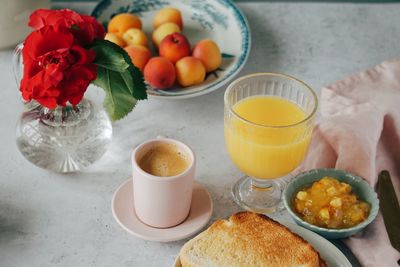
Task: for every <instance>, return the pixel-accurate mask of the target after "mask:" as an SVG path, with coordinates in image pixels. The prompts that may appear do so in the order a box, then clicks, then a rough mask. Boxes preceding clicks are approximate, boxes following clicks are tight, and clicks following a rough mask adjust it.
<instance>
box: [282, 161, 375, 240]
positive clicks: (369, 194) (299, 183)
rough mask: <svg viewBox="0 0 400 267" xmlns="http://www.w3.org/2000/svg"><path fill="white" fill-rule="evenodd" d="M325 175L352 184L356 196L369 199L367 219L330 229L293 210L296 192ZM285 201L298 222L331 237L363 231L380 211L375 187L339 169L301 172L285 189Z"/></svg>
mask: <svg viewBox="0 0 400 267" xmlns="http://www.w3.org/2000/svg"><path fill="white" fill-rule="evenodd" d="M325 176H330V177H333V178H336V179H338V180H339V181H341V182H345V183H348V184H350V185H351V187H352V191H353V192H354V193H355V194H356V196H357V197H358V198H360V199H361V200H363V201H367V202H368V203H369V204H370V205H371V210H370V212H369V215H368V217H367V219H366V220H365V221H363V222H361V223H360V224H357V225H355V226H353V227H350V228H345V229H328V228H323V227H318V226H315V225H313V224H310V223H308V222H306V221H304V220H303V219H302V218H300V217H299V216H298V215H297V213H296V212H294V211H293V209H292V201H293V198H294V196H295V194H296V193H297V192H298V191H299V190H301V189H303V188H305V187H307V186H310V185H311V184H312V183H313V182H315V181H318V180H320V179H321V178H323V177H325ZM283 201H284V204H285V207H286V209H287V210H288V212H289V214H290V215H291V216H292V218H293V219H294V221H295V222H296V223H297V224H299V225H301V226H303V227H305V228H307V229H309V230H311V231H313V232H316V233H318V234H320V235H322V236H324V237H326V238H330V239H338V238H345V237H348V236H351V235H354V234H355V233H357V232H359V231H361V230H362V229H364V228H365V227H366V226H367V225H368V224H370V223H371V222H372V221H373V220H374V219H375V218H376V216H377V215H378V211H379V199H378V197H377V194H376V192H375V191H374V190H373V188H372V187H371V186H370V185H369V184H368V183H367V182H366V181H365V180H364V179H363V178H361V177H359V176H357V175H354V174H351V173H349V172H346V171H344V170H338V169H314V170H310V171H307V172H303V173H300V174H299V175H297V176H296V177H295V178H294V179H293V180H292V181H291V182H290V183H289V184H288V186H287V187H286V189H285V190H284V192H283Z"/></svg>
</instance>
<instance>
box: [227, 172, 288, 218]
mask: <svg viewBox="0 0 400 267" xmlns="http://www.w3.org/2000/svg"><path fill="white" fill-rule="evenodd" d="M285 178H286V177H283V178H280V179H274V180H268V179H265V180H264V179H263V180H261V179H254V178H251V177H248V176H244V177H242V178H240V179H239V180H238V181H237V182H236V183H235V184H234V186H233V188H232V196H233V199H234V200H235V202H236V203H237V204H238V205H239V206H240V207H242V208H243V209H245V210H249V211H253V212H257V213H274V212H277V211H280V210H282V209H284V205H283V201H282V198H281V197H282V191H283V189H284V188H285V185H286V182H285V180H286V179H285Z"/></svg>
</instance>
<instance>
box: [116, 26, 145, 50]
mask: <svg viewBox="0 0 400 267" xmlns="http://www.w3.org/2000/svg"><path fill="white" fill-rule="evenodd" d="M122 39H124V41H125V43H126V44H127V45H143V46H147V37H146V34H145V33H144V32H143V31H142V30H140V29H136V28H130V29H128V30H127V31H126V32H124V34H122Z"/></svg>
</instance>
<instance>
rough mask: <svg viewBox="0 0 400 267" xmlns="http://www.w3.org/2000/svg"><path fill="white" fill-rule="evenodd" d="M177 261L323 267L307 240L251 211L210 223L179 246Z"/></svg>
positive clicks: (205, 265) (192, 266)
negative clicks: (180, 247) (178, 258)
mask: <svg viewBox="0 0 400 267" xmlns="http://www.w3.org/2000/svg"><path fill="white" fill-rule="evenodd" d="M180 260H181V264H182V266H183V267H209V266H210V267H211V266H213V267H217V266H218V267H219V266H230V267H231V266H232V267H234V266H260V267H261V266H262V267H264V266H302V267H303V266H304V267H306V266H315V267H319V266H326V265H325V263H324V262H323V261H322V260H321V259H320V257H319V254H318V252H317V251H316V250H315V249H314V248H313V247H312V246H311V245H310V244H309V243H308V242H307V241H305V240H304V239H302V238H301V237H300V236H298V235H296V234H294V233H292V232H291V231H290V230H289V229H288V228H286V227H285V226H283V225H281V224H280V223H278V222H276V221H274V220H272V219H270V218H268V217H267V216H264V215H261V214H256V213H251V212H239V213H236V214H234V215H232V216H231V217H230V218H229V220H217V221H216V222H214V223H213V224H212V225H211V226H210V227H209V228H208V229H207V230H205V231H204V232H202V233H200V234H199V235H198V236H196V237H195V238H193V239H192V240H190V241H188V242H187V243H186V244H185V245H184V246H183V247H182V249H181V251H180Z"/></svg>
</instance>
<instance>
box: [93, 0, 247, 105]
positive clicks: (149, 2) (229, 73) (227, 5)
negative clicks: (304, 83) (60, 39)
mask: <svg viewBox="0 0 400 267" xmlns="http://www.w3.org/2000/svg"><path fill="white" fill-rule="evenodd" d="M113 2H114V3H117V2H118V4H119V5H120V4H121V3H122V2H124V3H126V4H128V5H127V7H125V9H124V8H122V9H121V7H120V8H118V9H117V10H115V11H118V12H119V11H120V12H131V13H135V12H138V13H140V14H139V15H141V14H143V13H145V12H148V11H153V10H155V9H158V8H161V7H164V6H168V5H173V3H174V2H180V4H181V5H184V2H185V1H172V0H169V1H156V0H140V1H139V0H125V1H115V0H102V1H100V2H99V3H98V4H97V5H96V7H95V8H94V9H93V11H92V13H91V15H92V16H94V17H95V18H97V19H100V18H101V17H104V16H105V13H107V11H108V9H110V8H113V7H112V6H113ZM187 2H189V1H187ZM207 2H209V1H200V2H199V1H194V2H193V3H192V2H190V7H191V8H200V7H201V6H203V5H204V8H208V9H209V8H210V7H207ZM210 3H211V2H210ZM212 4H214V5H219V6H221V7H223V8H224V9H225V12H229V13H230V14H231V15H232V16H233V17H234V21H235V22H236V24H237V27H238V28H239V29H240V31H239V33H238V34H239V36H240V39H241V41H240V53H239V54H236V55H227V56H228V58H230V57H234V58H235V57H236V59H235V62H234V65H233V66H229V67H228V68H227V69H226V70H224V72H223V73H221V75H220V76H219V77H218V78H216V79H215V80H212V81H211V82H208V84H205V85H199V86H194V87H192V88H191V87H188V88H176V89H175V88H173V89H172V90H159V89H156V88H150V87H149V89H148V94H149V95H150V96H152V97H155V98H169V99H184V98H191V97H195V96H200V95H203V94H207V93H210V92H212V91H215V90H217V89H219V88H222V86H224V85H225V84H226V83H227V82H229V81H230V80H232V79H233V78H234V77H235V76H236V75H237V74H238V73H239V72H240V71H241V70H242V68H243V67H244V65H245V63H246V61H247V59H248V57H249V54H250V48H251V35H250V27H249V23H248V21H247V19H246V17H245V15H244V14H243V13H242V11H241V10H240V9H239V8H238V7H237V6H236V4H235V3H233V2H232V1H231V0H217V1H212ZM135 6H137V7H138V8H136V7H135ZM208 13H209V12H208ZM108 19H109V18H108ZM103 21H104V18H103ZM221 52H222V56H223V57H224V55H225V54H224V53H223V52H224V51H221ZM210 76H211V75H210Z"/></svg>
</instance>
